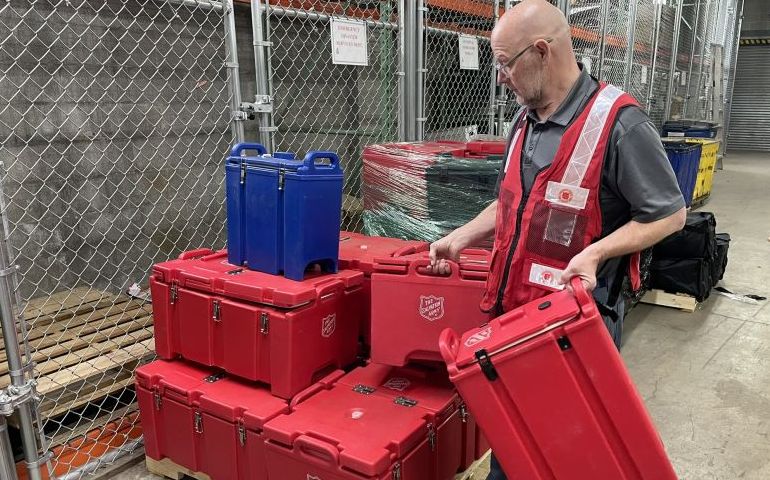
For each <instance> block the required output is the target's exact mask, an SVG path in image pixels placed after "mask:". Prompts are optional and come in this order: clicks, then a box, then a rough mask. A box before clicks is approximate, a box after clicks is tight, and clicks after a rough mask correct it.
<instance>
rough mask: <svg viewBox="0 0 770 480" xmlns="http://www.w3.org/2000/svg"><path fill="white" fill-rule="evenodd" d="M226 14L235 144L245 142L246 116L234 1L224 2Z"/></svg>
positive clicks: (226, 38) (232, 123)
mask: <svg viewBox="0 0 770 480" xmlns="http://www.w3.org/2000/svg"><path fill="white" fill-rule="evenodd" d="M223 6H224V13H225V49H226V50H227V61H226V63H225V65H226V66H227V72H228V77H229V80H230V81H229V82H228V90H229V91H230V114H231V115H232V120H231V127H232V131H233V138H234V139H235V143H240V142H243V141H244V137H245V136H244V133H243V121H244V120H246V114H245V113H244V112H243V111H241V84H240V79H239V78H238V46H237V44H236V42H235V12H234V10H233V0H225V1H224V2H223Z"/></svg>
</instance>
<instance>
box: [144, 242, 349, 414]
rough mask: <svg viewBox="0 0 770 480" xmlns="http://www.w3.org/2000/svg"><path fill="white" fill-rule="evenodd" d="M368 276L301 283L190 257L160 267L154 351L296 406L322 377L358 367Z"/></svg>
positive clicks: (318, 277) (209, 256) (154, 281)
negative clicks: (259, 385) (262, 386)
mask: <svg viewBox="0 0 770 480" xmlns="http://www.w3.org/2000/svg"><path fill="white" fill-rule="evenodd" d="M362 283H363V274H361V273H360V272H355V271H351V270H342V271H340V272H339V273H336V274H321V273H318V274H309V275H308V276H307V277H306V279H305V280H303V281H302V282H296V281H293V280H289V279H286V278H284V277H281V276H274V275H270V274H266V273H261V272H256V271H252V270H246V269H243V268H240V267H236V266H233V265H230V264H228V263H227V253H226V252H224V251H221V252H216V253H215V252H211V251H208V250H202V251H195V252H188V253H187V254H183V255H182V257H180V259H178V260H172V261H169V262H164V263H160V264H157V265H155V267H153V276H152V278H151V280H150V284H151V290H152V297H153V309H154V316H155V335H156V350H157V353H158V356H160V357H161V358H165V359H173V358H176V357H182V358H184V359H187V360H191V361H194V362H196V363H199V364H202V365H207V366H216V367H219V368H221V369H223V370H225V371H227V372H228V373H231V374H233V375H236V376H239V377H242V378H245V379H248V380H255V381H260V382H264V383H266V384H269V385H270V390H271V392H272V393H273V395H277V396H279V397H281V398H284V399H291V397H292V396H293V395H294V394H296V393H297V392H299V391H301V390H303V389H304V388H306V387H308V386H309V385H311V384H312V382H313V380H315V379H317V378H319V377H320V376H323V374H324V373H325V371H328V370H330V369H334V368H342V367H344V366H347V365H349V364H351V363H353V362H354V361H355V359H356V354H357V337H358V329H359V321H360V320H359V319H360V318H361V315H362V308H363V303H362V302H363V300H364V298H363V291H362V288H361V287H362Z"/></svg>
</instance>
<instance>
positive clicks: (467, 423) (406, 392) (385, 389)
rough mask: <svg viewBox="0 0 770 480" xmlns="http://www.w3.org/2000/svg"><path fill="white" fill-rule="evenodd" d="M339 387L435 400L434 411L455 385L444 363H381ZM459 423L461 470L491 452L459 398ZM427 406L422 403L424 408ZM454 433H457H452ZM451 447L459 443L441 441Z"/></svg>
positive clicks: (361, 370) (351, 375)
mask: <svg viewBox="0 0 770 480" xmlns="http://www.w3.org/2000/svg"><path fill="white" fill-rule="evenodd" d="M338 383H340V384H344V385H348V386H349V387H356V386H358V385H363V386H365V387H372V388H374V389H375V391H374V394H375V395H385V396H387V397H390V398H396V397H399V396H406V397H419V398H423V399H425V398H430V397H434V398H436V399H437V401H434V403H435V404H436V406H434V407H432V408H433V409H434V410H436V408H437V407H438V409H439V410H440V408H442V406H443V405H444V404H445V402H446V396H447V395H448V393H449V392H450V391H454V386H453V385H452V383H451V382H450V381H449V377H448V375H447V372H446V369H445V367H444V365H443V364H436V365H435V366H428V365H418V364H413V365H409V366H407V367H391V366H388V365H382V364H379V363H370V364H369V365H367V366H366V367H360V368H356V369H355V370H353V371H352V372H350V373H349V374H347V375H345V376H344V377H343V378H341V379H340V380H339V382H338ZM458 400H459V401H460V404H459V407H458V409H459V412H460V420H461V422H462V433H461V439H462V441H461V442H460V444H459V445H460V448H461V451H460V462H459V470H465V469H467V468H468V467H469V466H470V465H471V464H472V463H473V462H474V461H476V460H478V459H479V458H481V457H482V455H484V454H485V453H486V452H487V450H489V443H488V442H487V440H486V438H484V435H483V434H482V433H481V430H480V429H479V428H478V426H477V425H476V421H475V420H474V418H473V416H471V415H470V414H469V413H468V409H467V407H466V406H465V403H464V402H462V399H459V397H458ZM426 405H427V403H425V402H423V403H422V406H423V407H425V406H426ZM452 434H455V432H454V431H453V432H452ZM444 443H446V444H449V445H451V448H456V447H457V445H458V444H457V442H455V441H454V440H452V441H451V442H441V444H444ZM453 455H454V453H450V454H447V455H446V457H448V458H453ZM442 457H443V456H442Z"/></svg>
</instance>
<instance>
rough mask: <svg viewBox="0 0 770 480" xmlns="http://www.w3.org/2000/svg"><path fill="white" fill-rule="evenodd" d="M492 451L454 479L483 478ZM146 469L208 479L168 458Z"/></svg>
mask: <svg viewBox="0 0 770 480" xmlns="http://www.w3.org/2000/svg"><path fill="white" fill-rule="evenodd" d="M491 454H492V451H491V450H489V451H487V453H485V454H484V455H483V456H482V457H481V458H480V459H478V460H476V461H475V462H474V463H473V464H472V465H471V466H470V467H468V469H467V470H466V471H464V472H462V473H458V474H457V475H456V476H455V480H483V479H484V478H486V476H487V474H488V473H489V456H490V455H491ZM145 461H146V463H147V471H149V472H150V473H152V474H153V475H158V476H159V477H164V478H171V479H173V480H182V479H183V478H185V477H191V478H194V479H195V480H210V479H209V476H208V475H206V474H205V473H201V472H193V471H191V470H189V469H187V468H185V467H183V466H181V465H179V464H177V463H174V462H172V461H171V460H169V459H168V458H164V459H163V460H153V459H152V458H150V457H145Z"/></svg>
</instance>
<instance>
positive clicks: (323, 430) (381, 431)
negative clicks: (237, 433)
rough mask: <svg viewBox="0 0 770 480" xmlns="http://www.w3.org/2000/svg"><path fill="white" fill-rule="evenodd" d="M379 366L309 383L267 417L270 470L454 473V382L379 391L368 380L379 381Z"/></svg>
mask: <svg viewBox="0 0 770 480" xmlns="http://www.w3.org/2000/svg"><path fill="white" fill-rule="evenodd" d="M379 373H380V372H377V371H376V370H366V371H361V369H359V370H354V371H353V373H352V374H351V375H352V377H351V378H343V379H341V380H339V381H338V382H337V383H336V384H335V385H334V386H329V385H328V383H327V384H325V385H317V386H316V385H314V386H313V387H311V388H310V389H308V390H306V391H305V392H303V393H300V394H299V395H298V396H297V397H296V398H295V400H293V401H292V411H291V413H290V414H286V415H280V416H278V417H276V418H274V419H273V420H271V421H270V422H268V423H267V424H265V427H264V435H265V438H266V439H267V443H266V447H265V448H266V451H267V466H268V473H269V476H270V478H271V479H272V478H279V479H281V480H308V479H316V478H318V479H323V480H364V479H377V480H386V479H387V480H391V479H394V478H397V479H401V480H451V479H453V478H454V475H455V473H456V471H457V468H458V467H459V464H460V458H459V452H460V441H461V437H460V432H461V418H460V410H459V408H458V407H459V397H458V396H457V394H456V393H455V392H454V389H453V388H452V387H451V386H447V385H445V386H443V387H440V386H433V387H431V386H429V385H424V386H422V387H419V388H418V387H415V388H412V389H411V390H410V391H409V394H408V395H397V394H395V393H394V394H385V393H382V392H380V393H378V389H377V387H374V386H372V385H370V383H379V382H380V380H379V378H383V377H381V376H379ZM417 378H420V380H417ZM414 380H415V383H417V382H418V381H422V379H421V377H419V376H418V377H415V378H414ZM359 382H365V383H359Z"/></svg>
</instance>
